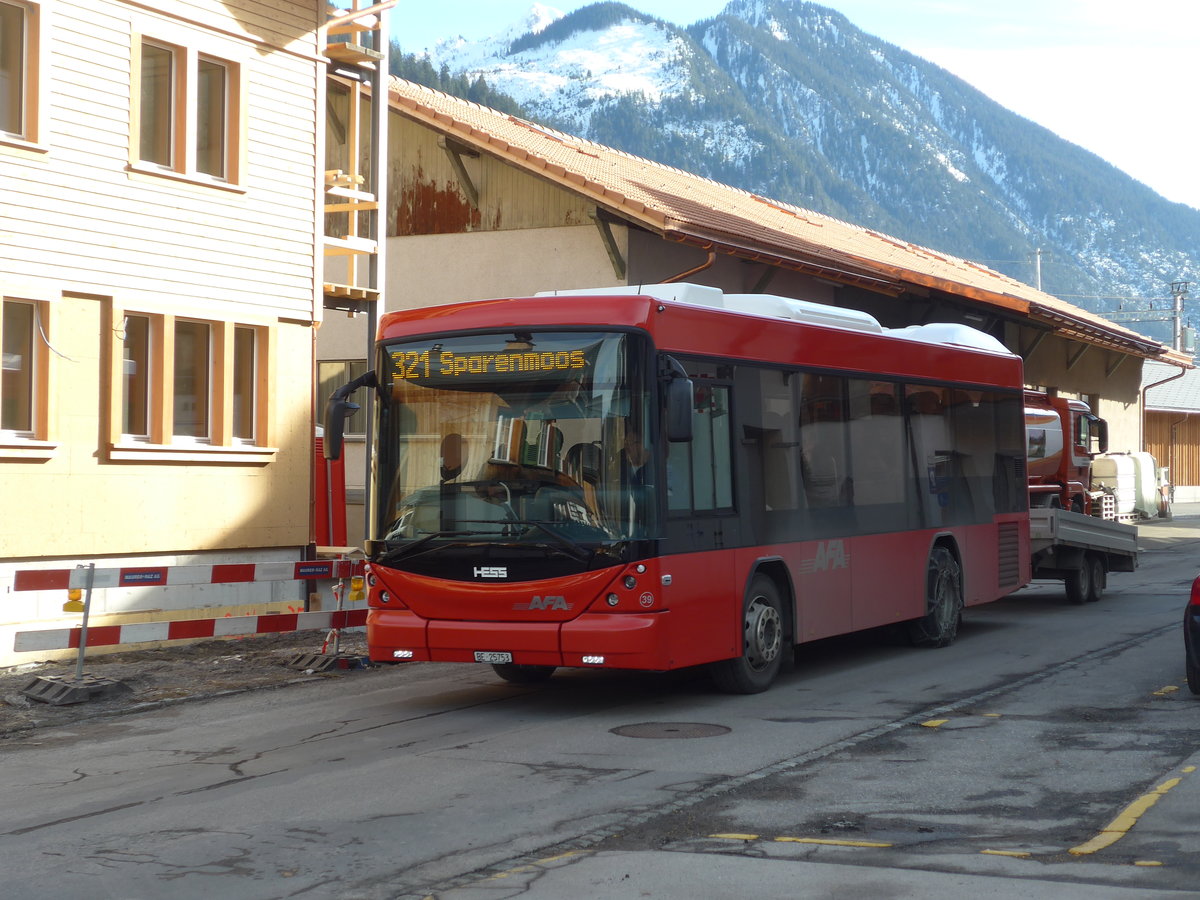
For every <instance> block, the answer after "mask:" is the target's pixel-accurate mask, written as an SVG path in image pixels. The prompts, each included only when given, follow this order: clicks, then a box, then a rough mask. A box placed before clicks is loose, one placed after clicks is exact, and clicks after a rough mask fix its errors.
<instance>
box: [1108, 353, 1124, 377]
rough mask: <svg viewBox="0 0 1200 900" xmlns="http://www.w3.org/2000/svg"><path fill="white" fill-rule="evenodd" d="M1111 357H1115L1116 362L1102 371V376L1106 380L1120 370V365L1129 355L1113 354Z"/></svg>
mask: <svg viewBox="0 0 1200 900" xmlns="http://www.w3.org/2000/svg"><path fill="white" fill-rule="evenodd" d="M1113 356H1115V357H1116V361H1115V362H1113V363H1112V364H1111V365H1109V366H1107V367H1106V368H1105V369H1104V374H1105V376H1106V377H1107V378H1112V377H1113V373H1115V372H1116V371H1117V369H1119V368H1121V363H1123V362H1125V360H1127V359H1128V358H1129V355H1128V354H1126V353H1114V354H1113Z"/></svg>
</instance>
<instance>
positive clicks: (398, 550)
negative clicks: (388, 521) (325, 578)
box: [376, 531, 495, 563]
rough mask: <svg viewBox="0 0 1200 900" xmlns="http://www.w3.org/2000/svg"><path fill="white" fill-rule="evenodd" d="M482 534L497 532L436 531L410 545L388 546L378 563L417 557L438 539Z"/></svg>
mask: <svg viewBox="0 0 1200 900" xmlns="http://www.w3.org/2000/svg"><path fill="white" fill-rule="evenodd" d="M481 534H495V532H494V531H434V532H432V533H430V534H427V535H425V537H423V538H420V539H418V540H415V541H411V542H410V543H407V544H401V545H399V546H388V548H387V550H386V551H385V552H383V553H381V554H380V555H379V558H378V559H377V560H376V562H380V563H390V562H399V561H400V560H402V559H408V558H409V557H410V556H415V555H416V554H417V553H418V552H420V550H421V548H422V547H424V546H425V545H426V544H428V543H429V542H430V541H433V540H436V539H437V538H446V537H450V538H455V537H476V536H478V535H481ZM384 543H385V544H389V545H390V544H391V542H390V541H388V540H387V539H386V538H385V539H384ZM438 549H443V548H440V547H439V548H438Z"/></svg>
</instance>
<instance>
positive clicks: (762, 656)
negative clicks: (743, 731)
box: [709, 575, 788, 694]
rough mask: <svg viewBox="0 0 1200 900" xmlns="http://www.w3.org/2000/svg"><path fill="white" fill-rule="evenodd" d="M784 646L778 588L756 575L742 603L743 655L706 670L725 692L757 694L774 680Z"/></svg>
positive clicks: (781, 604)
mask: <svg viewBox="0 0 1200 900" xmlns="http://www.w3.org/2000/svg"><path fill="white" fill-rule="evenodd" d="M786 649H788V648H785V647H784V623H783V603H782V602H781V600H780V598H779V589H778V588H777V587H776V586H775V582H774V581H772V580H771V579H770V578H768V577H767V576H765V575H756V576H755V577H754V580H753V581H751V582H750V590H749V592H748V593H747V595H746V601H745V603H743V604H742V655H741V656H736V657H734V658H733V659H723V660H721V661H720V662H715V663H713V664H712V665H711V667H710V668H709V673H710V674H711V676H712V680H713V683H714V684H716V686H717V688H718V689H719V690H721V691H724V692H725V693H727V694H759V693H762V692H763V691H765V690H766V689H767V688H769V687H770V686H771V684H772V682H774V681H775V678H776V676H777V675H778V674H779V669H780V667H781V666H782V664H783V654H784V651H785V650H786Z"/></svg>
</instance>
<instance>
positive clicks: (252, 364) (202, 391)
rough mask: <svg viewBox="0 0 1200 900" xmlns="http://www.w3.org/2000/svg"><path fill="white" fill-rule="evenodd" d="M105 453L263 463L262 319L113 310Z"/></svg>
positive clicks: (266, 350)
mask: <svg viewBox="0 0 1200 900" xmlns="http://www.w3.org/2000/svg"><path fill="white" fill-rule="evenodd" d="M113 320H114V328H113V346H112V350H111V358H112V359H113V361H114V364H113V368H112V373H111V382H110V385H111V389H110V397H111V398H112V404H111V406H112V414H111V417H110V419H111V420H110V439H111V446H110V453H109V455H110V457H111V458H112V459H156V458H157V459H165V460H172V461H175V460H180V459H213V458H215V459H219V460H220V461H243V462H244V461H256V462H262V461H265V460H266V458H267V457H269V456H270V455H272V454H274V453H275V449H274V448H273V447H270V446H269V443H270V439H271V425H270V396H269V393H268V391H267V390H266V385H267V384H268V383H269V379H270V370H269V366H270V363H271V351H270V347H271V343H272V337H273V333H272V330H271V327H270V326H266V325H251V324H244V323H234V322H219V321H211V320H204V319H199V318H193V317H184V316H174V315H167V314H163V313H149V312H141V311H136V310H118V309H114V310H113Z"/></svg>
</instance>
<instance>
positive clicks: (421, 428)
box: [375, 331, 658, 568]
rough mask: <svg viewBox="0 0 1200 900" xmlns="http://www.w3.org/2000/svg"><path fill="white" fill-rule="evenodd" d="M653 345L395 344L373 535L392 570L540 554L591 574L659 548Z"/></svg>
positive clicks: (474, 338) (554, 339) (388, 364)
mask: <svg viewBox="0 0 1200 900" xmlns="http://www.w3.org/2000/svg"><path fill="white" fill-rule="evenodd" d="M644 342H645V338H643V337H640V336H637V335H633V334H620V333H607V332H606V333H597V332H594V331H593V332H582V331H577V332H529V331H518V332H512V331H510V332H504V333H494V334H471V335H458V336H450V337H440V336H439V337H429V338H424V339H421V340H418V341H412V342H394V343H392V342H389V343H387V344H385V345H384V346H383V348H382V354H383V359H382V365H381V368H380V371H381V372H382V374H383V377H382V378H381V379H380V388H379V390H380V393H381V400H382V402H381V404H380V418H379V427H378V431H377V441H378V445H377V451H378V452H377V454H376V457H375V458H376V462H377V469H376V479H375V485H376V489H377V491H378V494H377V519H376V529H375V534H376V537H377V539H378V540H379V541H381V542H382V543H383V548H382V549H383V551H384V552H385V553H386V555H387V557H388V559H387V561H388V563H389V564H391V565H395V566H397V567H399V568H406V566H405V564H404V560H405V559H406V558H410V557H411V558H413V559H416V558H418V557H419V558H420V559H422V560H424V561H426V562H427V561H428V560H429V559H430V558H431V557H436V556H437V555H438V552H439V550H440V551H449V550H450V548H452V547H453V548H458V549H459V550H460V551H461V550H462V548H465V547H469V548H470V549H471V551H472V552H475V553H481V552H482V551H486V556H487V558H488V559H491V560H497V559H503V558H504V553H505V550H506V548H507V549H508V550H509V551H511V552H513V553H522V552H528V550H529V548H530V547H540V548H542V550H543V552H545V551H546V550H549V551H550V552H551V554H552V555H555V556H557V557H564V558H573V559H575V560H577V561H578V562H579V563H586V564H587V565H594V564H601V563H596V559H597V556H596V550H597V548H598V547H602V546H607V545H613V544H615V543H617V542H623V541H628V540H631V539H635V538H641V537H647V536H650V535H652V533H653V531H654V529H655V527H656V523H657V520H658V516H657V513H656V511H655V509H654V502H653V497H654V492H653V490H652V486H653V484H654V476H653V472H654V464H653V461H652V459H651V454H650V453H649V452H648V441H647V440H646V436H647V435H648V434H649V430H648V424H649V422H648V417H649V403H648V402H647V400H648V396H650V395H648V393H647V391H648V386H649V381H648V379H647V378H646V376H645V374H644V371H643V370H644V368H645V365H644V360H645V359H646V358H647V355H648V354H647V350H646V346H645V343H644ZM378 549H379V548H378V547H377V550H378ZM497 554H498V555H497ZM603 558H605V559H607V557H606V556H605V557H603ZM615 561H616V560H613V559H609V560H608V562H609V563H611V562H615ZM584 567H586V566H584Z"/></svg>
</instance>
